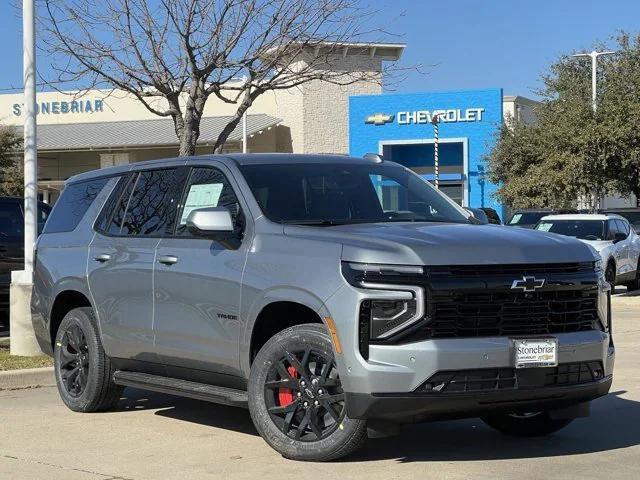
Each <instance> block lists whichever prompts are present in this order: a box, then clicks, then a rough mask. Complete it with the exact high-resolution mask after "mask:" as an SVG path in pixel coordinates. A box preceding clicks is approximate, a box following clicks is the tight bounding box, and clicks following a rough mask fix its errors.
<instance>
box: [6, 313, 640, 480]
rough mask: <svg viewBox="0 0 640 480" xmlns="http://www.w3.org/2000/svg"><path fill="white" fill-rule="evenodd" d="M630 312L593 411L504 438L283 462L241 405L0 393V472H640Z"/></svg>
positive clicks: (635, 325) (408, 438)
mask: <svg viewBox="0 0 640 480" xmlns="http://www.w3.org/2000/svg"><path fill="white" fill-rule="evenodd" d="M639 313H640V309H639V308H638V306H637V305H635V306H634V305H633V303H626V304H623V303H622V302H620V303H618V304H617V305H616V307H615V314H616V317H615V322H616V323H615V331H616V345H617V365H616V376H615V381H614V386H613V388H612V390H611V393H610V394H609V395H608V396H607V397H605V398H602V399H599V400H597V401H596V402H595V403H594V406H593V409H592V417H591V418H589V419H582V420H577V421H575V422H574V423H573V424H572V425H570V426H569V427H568V428H566V429H565V430H563V431H561V432H559V433H558V434H556V435H554V436H551V437H548V438H539V439H512V438H508V437H504V436H501V435H499V434H498V433H495V432H493V431H491V430H489V429H488V428H487V427H485V426H484V424H483V423H482V422H480V421H479V420H476V419H472V420H459V421H451V422H438V423H430V424H422V425H416V426H412V427H410V428H408V429H407V430H405V431H404V432H403V433H402V434H401V435H400V436H398V437H393V438H386V439H376V440H370V441H369V442H368V444H367V446H366V447H365V448H364V449H363V450H362V451H360V452H358V453H357V454H356V455H355V456H352V457H350V458H348V459H346V460H343V461H340V462H336V463H330V464H305V463H299V462H292V461H288V460H285V459H283V458H282V457H280V456H279V455H278V454H276V453H275V452H274V451H272V450H271V449H270V448H269V447H268V446H267V445H266V443H264V442H263V441H262V439H261V438H260V437H259V436H258V435H257V433H256V432H255V430H254V428H253V425H252V423H251V419H250V418H249V413H248V411H245V410H241V409H235V408H231V407H224V406H218V405H214V404H209V403H204V402H199V401H195V400H188V399H182V398H174V397H171V396H165V395H159V394H150V393H146V392H142V391H137V390H126V391H125V397H126V398H124V399H123V400H122V401H121V402H120V404H119V407H118V409H117V411H112V412H108V413H100V414H90V415H88V414H84V415H83V414H76V413H73V412H70V411H69V410H67V409H66V408H65V407H64V406H63V405H62V404H61V402H60V401H59V400H58V396H57V391H56V389H55V388H50V387H48V388H37V389H27V390H14V391H4V392H0V425H1V426H2V427H1V428H0V478H2V479H31V478H34V479H41V478H47V479H51V480H53V479H103V480H104V479H136V480H138V479H170V478H185V479H200V478H234V479H236V478H238V479H256V478H260V479H261V480H266V479H272V478H273V479H275V478H277V479H282V478H342V479H349V478H370V479H377V478H381V479H382V478H384V479H393V478H402V479H406V478H420V479H426V478H438V479H442V478H447V479H457V478H464V479H468V478H473V479H497V478H518V479H536V480H540V479H547V478H554V479H563V478H571V479H575V478H583V479H589V478H605V477H606V478H610V479H615V480H619V479H627V478H628V479H637V478H640V374H639V373H638V364H639V363H640V318H639V317H640V315H639Z"/></svg>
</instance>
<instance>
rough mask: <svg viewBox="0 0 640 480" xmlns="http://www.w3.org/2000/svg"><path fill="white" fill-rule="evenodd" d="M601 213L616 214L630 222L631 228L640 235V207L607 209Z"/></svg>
mask: <svg viewBox="0 0 640 480" xmlns="http://www.w3.org/2000/svg"><path fill="white" fill-rule="evenodd" d="M600 212H601V213H615V214H616V215H620V216H621V217H624V218H626V219H627V220H628V221H629V224H630V225H631V228H633V229H634V230H635V232H636V233H638V234H640V207H630V208H605V209H603V210H601V211H600Z"/></svg>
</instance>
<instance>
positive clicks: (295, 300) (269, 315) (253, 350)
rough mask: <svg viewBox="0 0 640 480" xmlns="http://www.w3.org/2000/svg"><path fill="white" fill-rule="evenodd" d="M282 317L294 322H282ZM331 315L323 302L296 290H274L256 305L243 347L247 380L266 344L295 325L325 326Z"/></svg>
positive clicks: (244, 370)
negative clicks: (284, 316)
mask: <svg viewBox="0 0 640 480" xmlns="http://www.w3.org/2000/svg"><path fill="white" fill-rule="evenodd" d="M283 315H291V316H292V317H293V318H292V319H288V318H287V319H286V320H285V321H282V320H281V319H282V317H283ZM328 316H329V313H328V311H327V309H326V307H325V306H324V303H323V302H322V300H320V299H319V298H318V297H316V296H315V295H313V294H311V293H309V292H307V291H305V290H302V289H297V288H286V289H277V290H272V291H270V292H268V293H267V294H265V296H264V297H262V298H261V299H260V300H258V301H256V302H254V306H253V308H251V313H250V314H249V315H248V316H247V318H249V319H250V320H249V322H247V326H246V329H245V334H244V338H243V341H242V344H241V346H240V350H241V351H240V363H241V365H240V367H241V369H242V371H243V372H244V373H245V374H246V375H247V376H248V375H249V370H250V368H251V362H252V361H253V358H254V357H255V355H256V354H257V352H258V350H259V349H260V347H261V346H262V345H264V343H265V342H266V341H267V340H268V339H269V338H271V337H272V336H273V335H275V334H276V333H278V332H280V331H282V330H284V329H285V328H288V327H291V326H293V325H300V324H303V323H317V324H324V325H326V321H325V319H326V318H327V317H328Z"/></svg>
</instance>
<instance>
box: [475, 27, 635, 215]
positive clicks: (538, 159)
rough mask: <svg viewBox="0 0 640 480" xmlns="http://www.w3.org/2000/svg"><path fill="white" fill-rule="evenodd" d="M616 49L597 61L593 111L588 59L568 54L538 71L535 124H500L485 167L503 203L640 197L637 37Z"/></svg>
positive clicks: (519, 205)
mask: <svg viewBox="0 0 640 480" xmlns="http://www.w3.org/2000/svg"><path fill="white" fill-rule="evenodd" d="M601 48H602V46H598V49H601ZM615 50H616V51H617V52H618V53H617V54H616V55H612V56H608V57H600V59H599V70H598V108H597V112H596V113H595V114H594V112H593V110H592V107H591V64H590V62H589V61H587V60H582V59H577V58H574V57H572V56H570V55H565V56H563V57H561V58H560V59H559V60H558V61H557V62H556V63H555V64H553V65H552V66H551V68H550V70H549V72H547V73H545V74H544V75H543V76H542V81H543V88H542V89H541V90H540V91H539V92H538V94H539V95H540V96H541V102H540V104H539V105H538V106H537V107H536V108H535V113H536V116H537V121H536V123H534V124H529V125H526V124H522V123H519V122H515V121H513V120H508V121H507V122H506V123H505V125H504V126H503V127H502V128H501V129H500V131H499V132H498V134H497V142H496V145H495V147H494V148H493V150H492V151H491V153H490V155H489V157H488V159H487V160H488V169H487V171H488V174H489V178H490V179H491V180H492V181H494V182H498V183H499V184H500V188H499V189H498V192H497V196H498V197H499V198H500V199H501V200H502V201H503V202H504V203H506V204H507V205H509V206H512V207H515V208H525V207H555V208H557V207H563V206H568V205H571V204H573V203H575V201H576V199H578V198H582V199H584V200H586V201H588V202H589V203H590V206H591V207H595V206H596V205H597V199H598V198H600V197H601V196H603V195H606V194H609V193H612V192H616V191H617V192H620V193H621V194H623V195H628V194H630V193H634V194H636V195H638V196H640V195H639V194H640V183H639V180H640V35H639V36H635V37H631V36H630V35H628V34H626V33H622V34H620V35H619V36H618V37H617V48H615Z"/></svg>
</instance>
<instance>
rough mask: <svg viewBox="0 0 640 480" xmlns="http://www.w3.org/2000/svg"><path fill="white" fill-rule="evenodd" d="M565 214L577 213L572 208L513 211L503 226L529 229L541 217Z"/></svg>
mask: <svg viewBox="0 0 640 480" xmlns="http://www.w3.org/2000/svg"><path fill="white" fill-rule="evenodd" d="M565 213H578V211H577V210H575V209H572V208H562V209H558V210H554V209H551V208H523V209H519V210H514V212H513V214H511V218H509V221H508V222H507V223H505V225H509V226H510V227H520V228H530V229H531V228H533V227H535V226H536V224H537V223H538V222H539V221H540V219H541V218H542V217H545V216H547V215H557V214H565Z"/></svg>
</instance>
